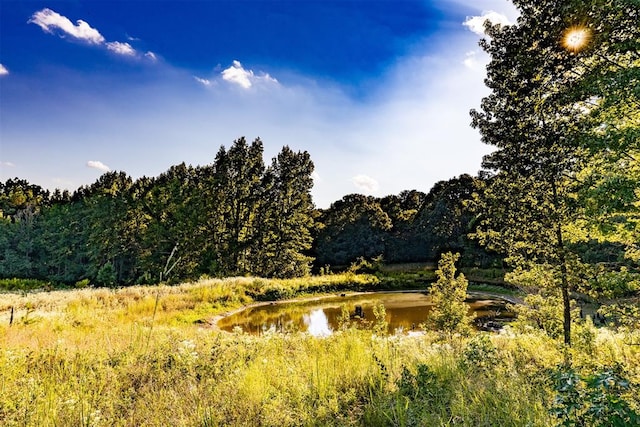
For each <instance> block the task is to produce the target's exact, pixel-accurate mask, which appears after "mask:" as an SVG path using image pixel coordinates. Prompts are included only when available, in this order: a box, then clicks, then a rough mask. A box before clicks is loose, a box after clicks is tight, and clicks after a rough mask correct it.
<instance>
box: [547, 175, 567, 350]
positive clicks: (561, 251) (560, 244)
mask: <svg viewBox="0 0 640 427" xmlns="http://www.w3.org/2000/svg"><path fill="white" fill-rule="evenodd" d="M551 187H552V190H553V199H554V204H555V208H556V211H558V210H559V209H560V208H559V206H558V205H559V203H558V190H557V187H556V182H555V180H553V181H552V183H551ZM556 243H557V250H558V261H559V262H560V280H561V292H562V307H563V313H562V326H563V328H562V329H563V331H564V343H565V344H566V345H567V346H569V347H571V299H570V298H569V279H568V275H569V273H568V271H567V259H566V257H565V247H564V238H563V236H562V224H561V222H560V218H556Z"/></svg>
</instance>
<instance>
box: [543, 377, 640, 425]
mask: <svg viewBox="0 0 640 427" xmlns="http://www.w3.org/2000/svg"><path fill="white" fill-rule="evenodd" d="M553 380H554V391H555V392H556V396H555V398H554V401H553V407H552V408H551V413H552V414H553V415H555V416H556V417H557V418H559V421H560V424H559V425H562V426H594V427H597V426H608V427H618V426H619V427H623V426H632V425H638V423H640V414H638V412H636V411H635V410H634V409H633V408H632V407H631V405H630V403H629V402H628V401H627V400H626V399H625V397H624V395H625V394H628V393H630V392H631V385H630V383H629V381H628V380H627V379H626V378H625V376H624V375H623V373H622V372H620V369H619V368H618V369H616V368H614V369H605V370H602V371H599V372H593V373H591V374H587V375H581V374H578V373H577V372H575V371H574V370H572V369H567V368H560V369H558V370H556V371H555V372H554V375H553Z"/></svg>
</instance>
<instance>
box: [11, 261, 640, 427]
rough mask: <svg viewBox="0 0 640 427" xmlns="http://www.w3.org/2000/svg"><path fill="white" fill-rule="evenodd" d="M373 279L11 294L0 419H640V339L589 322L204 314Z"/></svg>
mask: <svg viewBox="0 0 640 427" xmlns="http://www.w3.org/2000/svg"><path fill="white" fill-rule="evenodd" d="M380 286H382V285H381V283H380V281H379V280H378V279H377V278H376V277H375V276H369V275H358V274H352V273H345V274H336V275H326V276H318V277H313V278H306V279H295V280H264V279H254V278H233V279H220V280H218V279H206V280H204V279H203V280H201V281H198V282H195V283H185V284H181V285H176V286H166V285H162V286H153V287H152V286H149V287H143V286H140V287H137V286H136V287H128V288H122V289H100V288H97V289H94V288H86V289H77V290H58V291H47V292H45V291H41V292H37V291H32V292H5V293H2V294H0V424H1V425H3V426H77V425H82V426H166V425H175V426H218V425H240V426H245V425H246V426H256V425H263V426H273V425H279V426H300V425H309V426H313V425H322V426H324V425H330V426H331V425H333V426H349V425H354V426H360V425H362V426H410V425H416V426H419V425H429V426H441V425H443V426H444V425H464V426H497V425H499V426H550V425H560V424H561V423H566V424H564V425H621V426H622V425H633V424H629V423H633V422H636V421H638V419H637V418H634V417H636V414H637V413H638V412H639V408H640V398H639V397H638V396H639V393H638V390H639V389H638V385H639V384H640V346H639V345H633V344H634V343H633V342H630V341H629V336H628V335H625V334H624V333H622V332H616V331H614V330H612V329H607V328H595V327H594V326H593V325H592V324H591V323H590V322H589V321H586V322H581V323H577V324H576V325H575V327H574V334H575V337H574V346H573V347H572V348H570V349H568V348H565V347H564V346H563V344H562V343H561V342H560V341H557V340H553V339H551V338H549V337H547V336H546V335H544V333H542V332H540V331H538V330H535V329H531V328H526V327H520V328H515V327H514V328H508V329H507V330H506V331H503V332H502V333H492V334H489V333H481V332H476V333H473V334H472V335H470V336H468V337H462V336H452V337H445V336H441V335H440V334H438V333H437V332H432V333H427V334H425V335H418V336H388V335H384V334H381V333H379V332H375V331H363V330H357V329H355V328H350V327H349V325H348V324H345V326H344V327H343V328H342V329H341V330H340V331H338V332H336V333H334V334H333V335H331V336H329V337H325V338H314V337H310V336H307V335H304V334H302V333H290V334H267V335H263V336H252V335H247V334H242V333H225V332H220V331H218V330H217V329H216V328H215V325H213V324H212V322H211V319H213V318H214V317H215V316H218V315H221V314H223V313H225V312H229V311H232V310H234V309H237V308H239V307H242V306H243V305H247V304H251V303H253V302H255V301H263V300H269V299H283V298H291V297H297V296H300V295H311V294H314V295H316V294H323V293H333V292H338V291H345V290H347V289H353V290H359V291H366V290H377V289H379V288H380ZM12 308H13V311H12ZM12 312H13V317H11V313H12ZM379 320H380V321H384V320H383V319H379ZM379 330H380V329H378V331H379ZM598 420H600V421H598ZM634 420H635V421H634ZM572 422H573V423H574V424H571V423H572ZM599 423H600V424H599ZM603 423H604V424H603ZM606 423H609V424H606ZM615 423H618V424H615Z"/></svg>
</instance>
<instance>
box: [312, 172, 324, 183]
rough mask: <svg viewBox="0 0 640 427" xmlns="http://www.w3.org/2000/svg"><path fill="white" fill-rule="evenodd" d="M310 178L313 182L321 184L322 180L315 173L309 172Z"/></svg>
mask: <svg viewBox="0 0 640 427" xmlns="http://www.w3.org/2000/svg"><path fill="white" fill-rule="evenodd" d="M311 178H312V179H313V181H314V182H322V178H321V177H320V174H319V173H318V172H317V171H313V172H311Z"/></svg>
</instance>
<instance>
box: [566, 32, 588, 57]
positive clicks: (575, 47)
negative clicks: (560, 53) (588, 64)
mask: <svg viewBox="0 0 640 427" xmlns="http://www.w3.org/2000/svg"><path fill="white" fill-rule="evenodd" d="M590 37H591V33H590V32H589V29H588V28H586V27H571V28H569V29H568V30H567V31H565V33H564V36H563V37H562V45H563V46H564V47H565V48H566V49H568V50H570V51H572V52H578V51H579V50H581V49H582V48H583V47H585V46H586V45H587V43H588V42H589V38H590Z"/></svg>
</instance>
